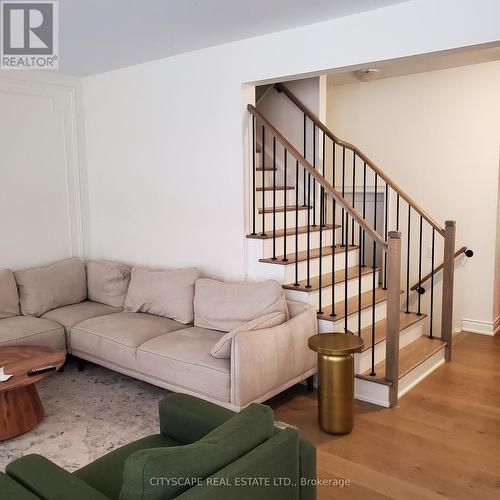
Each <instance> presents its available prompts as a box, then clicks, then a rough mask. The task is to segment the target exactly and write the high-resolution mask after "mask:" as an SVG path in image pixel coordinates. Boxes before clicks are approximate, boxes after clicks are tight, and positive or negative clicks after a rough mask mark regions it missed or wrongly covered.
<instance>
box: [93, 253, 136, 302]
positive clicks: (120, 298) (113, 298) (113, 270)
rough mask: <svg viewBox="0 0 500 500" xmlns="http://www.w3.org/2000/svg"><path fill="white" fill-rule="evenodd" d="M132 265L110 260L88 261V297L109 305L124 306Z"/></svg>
mask: <svg viewBox="0 0 500 500" xmlns="http://www.w3.org/2000/svg"><path fill="white" fill-rule="evenodd" d="M130 271H131V269H130V266H127V265H125V264H120V263H119V262H111V261H108V260H97V261H93V260H90V261H88V262H87V290H88V298H89V300H92V301H94V302H100V303H101V304H106V305H108V306H113V307H120V308H123V304H124V303H125V296H126V295H127V290H128V285H129V283H130Z"/></svg>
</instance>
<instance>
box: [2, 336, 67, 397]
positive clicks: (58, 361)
mask: <svg viewBox="0 0 500 500" xmlns="http://www.w3.org/2000/svg"><path fill="white" fill-rule="evenodd" d="M65 359H66V352H65V351H64V350H62V349H53V348H52V347H45V346H35V345H16V346H5V347H0V367H2V366H3V367H4V373H5V374H6V375H12V377H11V378H10V379H9V380H7V381H6V382H0V392H3V391H11V390H13V389H18V388H20V387H25V386H27V385H31V384H34V383H36V382H38V381H39V380H42V379H43V378H45V377H47V376H48V375H50V374H51V373H53V371H47V372H44V373H40V374H39V375H33V376H31V377H29V376H28V374H27V372H28V370H31V369H33V368H40V367H42V366H47V365H54V366H56V369H57V370H59V368H61V366H62V365H63V364H64V361H65Z"/></svg>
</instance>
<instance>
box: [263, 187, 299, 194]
mask: <svg viewBox="0 0 500 500" xmlns="http://www.w3.org/2000/svg"><path fill="white" fill-rule="evenodd" d="M275 189H276V191H293V190H294V189H295V187H294V186H276V188H275ZM255 190H256V191H259V192H261V193H262V191H271V192H272V191H273V187H272V186H266V187H264V188H262V187H258V188H255Z"/></svg>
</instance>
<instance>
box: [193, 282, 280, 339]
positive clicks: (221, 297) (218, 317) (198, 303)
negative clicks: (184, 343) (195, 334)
mask: <svg viewBox="0 0 500 500" xmlns="http://www.w3.org/2000/svg"><path fill="white" fill-rule="evenodd" d="M272 312H283V313H285V315H286V317H287V318H288V306H287V303H286V299H285V294H284V292H283V288H282V286H281V285H280V284H279V283H278V282H277V281H273V280H267V281H264V282H261V283H251V282H242V283H223V282H222V281H216V280H212V279H207V278H200V279H199V280H197V281H196V289H195V296H194V324H195V326H200V327H202V328H211V329H214V330H221V331H223V332H230V331H231V330H235V329H236V328H239V327H240V326H242V325H243V324H245V323H247V322H248V321H251V320H253V319H255V318H258V317H260V316H263V315H264V314H268V313H272Z"/></svg>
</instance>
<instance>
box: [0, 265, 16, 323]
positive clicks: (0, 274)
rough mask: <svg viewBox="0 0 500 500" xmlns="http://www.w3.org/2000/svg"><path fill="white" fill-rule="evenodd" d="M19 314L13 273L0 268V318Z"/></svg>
mask: <svg viewBox="0 0 500 500" xmlns="http://www.w3.org/2000/svg"><path fill="white" fill-rule="evenodd" d="M18 314H19V293H18V292H17V285H16V280H15V279H14V273H13V272H12V271H10V270H9V269H0V319H2V318H10V317H11V316H17V315H18Z"/></svg>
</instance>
